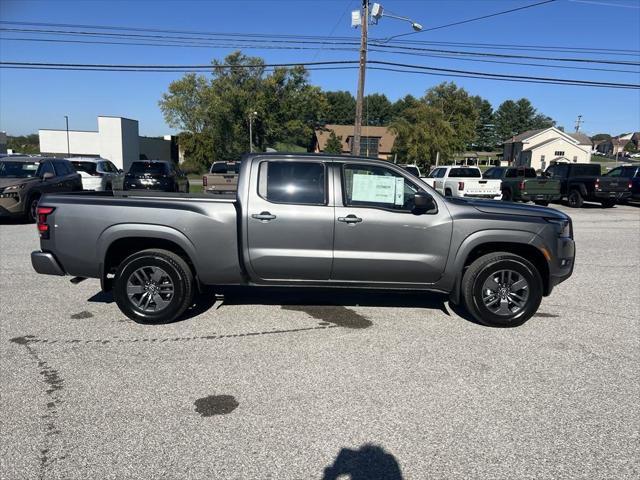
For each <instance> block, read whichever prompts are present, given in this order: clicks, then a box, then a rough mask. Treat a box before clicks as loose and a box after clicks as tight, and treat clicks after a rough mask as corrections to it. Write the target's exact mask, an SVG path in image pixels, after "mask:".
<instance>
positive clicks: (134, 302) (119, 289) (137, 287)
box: [113, 249, 194, 323]
mask: <svg viewBox="0 0 640 480" xmlns="http://www.w3.org/2000/svg"><path fill="white" fill-rule="evenodd" d="M193 293H194V279H193V273H192V272H191V269H190V268H189V266H188V265H187V263H186V262H185V261H184V260H183V259H182V258H181V257H179V256H178V255H176V254H175V253H173V252H169V251H167V250H156V249H150V250H143V251H141V252H138V253H134V254H133V255H131V256H129V257H128V258H126V259H125V260H124V261H123V262H122V263H121V264H120V266H119V267H118V270H117V272H116V275H115V278H114V288H113V295H114V298H115V300H116V303H117V304H118V307H119V308H120V310H121V311H122V313H124V314H125V315H126V316H127V317H129V318H130V319H132V320H134V321H136V322H139V323H166V322H171V321H172V320H175V319H176V318H178V317H179V316H180V315H182V313H183V312H184V311H185V310H186V309H187V308H188V307H189V306H190V305H191V303H192V301H193Z"/></svg>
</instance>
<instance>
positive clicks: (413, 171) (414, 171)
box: [402, 166, 420, 178]
mask: <svg viewBox="0 0 640 480" xmlns="http://www.w3.org/2000/svg"><path fill="white" fill-rule="evenodd" d="M402 168H403V169H404V170H405V171H407V172H409V173H410V174H411V175H413V176H415V177H418V178H420V170H418V167H412V166H405V167H402Z"/></svg>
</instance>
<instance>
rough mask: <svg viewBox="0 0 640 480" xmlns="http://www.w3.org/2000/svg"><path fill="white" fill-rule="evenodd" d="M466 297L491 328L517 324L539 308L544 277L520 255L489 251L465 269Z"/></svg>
mask: <svg viewBox="0 0 640 480" xmlns="http://www.w3.org/2000/svg"><path fill="white" fill-rule="evenodd" d="M462 296H463V299H464V304H465V307H466V308H467V310H468V311H469V313H471V315H472V316H473V317H474V318H475V319H476V320H478V322H480V323H482V324H484V325H487V326H491V327H517V326H520V325H522V324H523V323H525V322H526V321H527V320H529V318H531V316H532V315H533V314H534V313H535V312H536V311H537V310H538V307H539V306H540V302H541V301H542V278H541V277H540V273H539V272H538V270H537V269H536V267H535V266H534V265H533V264H532V263H531V262H529V261H528V260H526V259H525V258H523V257H520V256H519V255H514V254H512V253H508V252H496V253H489V254H487V255H484V256H482V257H480V258H478V259H477V260H475V261H474V262H473V263H472V264H471V265H470V266H469V268H468V269H467V271H466V272H465V274H464V277H463V279H462Z"/></svg>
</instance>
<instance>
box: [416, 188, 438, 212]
mask: <svg viewBox="0 0 640 480" xmlns="http://www.w3.org/2000/svg"><path fill="white" fill-rule="evenodd" d="M413 204H414V205H415V208H416V209H417V210H421V211H426V212H432V211H434V210H435V211H437V210H438V205H437V204H436V201H435V200H434V199H433V197H432V196H431V195H429V194H428V193H425V192H417V193H416V194H415V195H414V197H413Z"/></svg>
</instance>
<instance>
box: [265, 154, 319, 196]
mask: <svg viewBox="0 0 640 480" xmlns="http://www.w3.org/2000/svg"><path fill="white" fill-rule="evenodd" d="M325 179H326V176H325V166H324V164H322V163H319V162H285V161H281V162H278V161H274V162H262V163H261V164H260V176H259V179H258V183H259V186H258V193H259V194H260V196H261V197H262V198H264V199H266V200H268V201H270V202H273V203H294V204H302V205H324V204H325V203H326V185H325V184H326V180H325Z"/></svg>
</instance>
